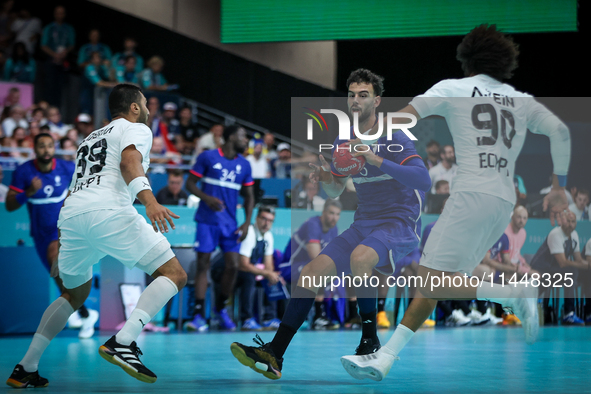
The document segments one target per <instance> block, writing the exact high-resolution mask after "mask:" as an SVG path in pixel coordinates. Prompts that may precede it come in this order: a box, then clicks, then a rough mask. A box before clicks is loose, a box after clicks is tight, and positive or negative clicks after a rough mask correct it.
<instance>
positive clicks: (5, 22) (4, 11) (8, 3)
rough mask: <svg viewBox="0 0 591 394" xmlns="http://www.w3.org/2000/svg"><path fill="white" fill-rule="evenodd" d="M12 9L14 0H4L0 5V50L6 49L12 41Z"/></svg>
mask: <svg viewBox="0 0 591 394" xmlns="http://www.w3.org/2000/svg"><path fill="white" fill-rule="evenodd" d="M13 7H14V0H4V1H3V2H2V4H0V48H2V49H7V48H8V47H9V46H10V40H11V39H12V31H11V25H12V21H13V15H14V14H13V12H12V8H13Z"/></svg>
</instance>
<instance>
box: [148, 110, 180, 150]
mask: <svg viewBox="0 0 591 394" xmlns="http://www.w3.org/2000/svg"><path fill="white" fill-rule="evenodd" d="M162 109H163V111H162V117H161V118H160V123H159V124H158V128H157V130H156V133H154V135H158V136H161V137H162V138H163V139H164V142H165V144H166V150H168V151H170V152H177V149H176V144H175V137H176V135H178V132H179V131H178V126H179V121H178V120H176V118H175V115H176V110H177V105H176V104H175V103H172V102H168V103H165V104H164V106H163V107H162Z"/></svg>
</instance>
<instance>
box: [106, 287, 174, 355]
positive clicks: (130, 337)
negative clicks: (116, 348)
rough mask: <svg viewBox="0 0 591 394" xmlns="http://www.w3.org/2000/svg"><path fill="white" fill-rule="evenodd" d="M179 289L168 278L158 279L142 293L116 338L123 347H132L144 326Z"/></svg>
mask: <svg viewBox="0 0 591 394" xmlns="http://www.w3.org/2000/svg"><path fill="white" fill-rule="evenodd" d="M176 293H178V288H177V287H176V285H175V284H174V282H173V281H172V280H170V279H169V278H167V277H166V276H159V277H158V278H156V279H155V280H154V281H153V282H152V283H150V285H149V286H148V287H146V289H145V290H144V292H143V293H142V295H141V296H140V299H139V300H138V302H137V305H136V307H135V309H134V310H133V312H131V315H130V316H129V319H128V320H127V321H126V322H125V325H124V326H123V328H122V329H121V331H119V332H118V333H117V335H116V337H115V339H116V340H117V342H118V343H120V344H122V345H131V343H132V342H133V341H135V340H136V339H137V337H138V336H139V335H140V333H141V332H142V330H143V328H144V326H145V325H146V324H148V322H149V321H150V320H152V318H153V317H154V316H156V314H157V313H158V311H159V310H160V309H162V307H163V306H164V305H166V303H167V302H168V300H170V299H171V298H172V297H174V295H175V294H176Z"/></svg>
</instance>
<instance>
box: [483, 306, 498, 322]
mask: <svg viewBox="0 0 591 394" xmlns="http://www.w3.org/2000/svg"><path fill="white" fill-rule="evenodd" d="M482 318H483V319H484V318H486V319H487V320H488V321H487V322H486V324H487V325H497V324H501V323H503V318H502V317H496V316H495V315H493V314H492V310H491V309H490V308H487V309H486V313H485V314H484V315H482Z"/></svg>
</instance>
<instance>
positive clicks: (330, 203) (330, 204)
mask: <svg viewBox="0 0 591 394" xmlns="http://www.w3.org/2000/svg"><path fill="white" fill-rule="evenodd" d="M330 207H335V208H338V209H340V210H342V209H343V205H342V204H341V202H340V201H339V200H333V199H332V198H328V199H327V200H326V202H325V203H324V208H322V212H324V211H327V210H328V209H329V208H330Z"/></svg>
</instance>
